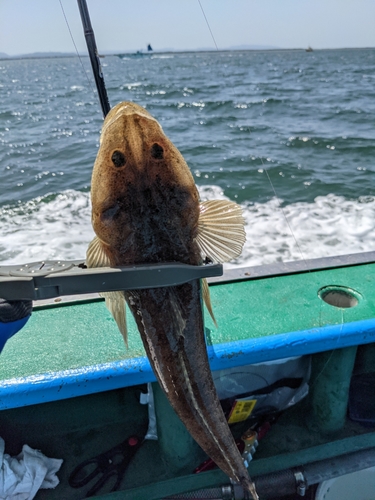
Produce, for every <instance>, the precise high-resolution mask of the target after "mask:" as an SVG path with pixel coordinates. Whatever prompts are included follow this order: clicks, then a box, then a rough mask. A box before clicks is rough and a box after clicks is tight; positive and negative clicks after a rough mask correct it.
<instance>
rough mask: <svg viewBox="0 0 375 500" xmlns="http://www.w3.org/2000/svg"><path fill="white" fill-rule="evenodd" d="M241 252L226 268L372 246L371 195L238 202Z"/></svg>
mask: <svg viewBox="0 0 375 500" xmlns="http://www.w3.org/2000/svg"><path fill="white" fill-rule="evenodd" d="M243 207H244V216H245V219H246V235H247V241H246V243H245V247H244V251H243V253H242V255H241V256H240V258H239V259H237V261H236V262H235V263H230V264H228V267H233V266H244V265H261V264H269V263H273V262H281V261H282V262H287V261H292V260H303V259H314V258H318V257H329V256H335V255H344V254H350V253H359V252H368V251H372V250H374V249H375V199H374V198H373V197H367V198H359V199H358V200H346V199H345V198H344V197H342V196H336V195H334V194H329V195H327V196H318V197H317V198H315V200H314V202H313V203H305V202H299V203H292V204H290V205H287V206H285V207H283V208H281V207H282V205H281V200H278V199H276V198H273V199H271V200H270V201H268V202H266V203H253V204H252V203H246V204H244V206H243Z"/></svg>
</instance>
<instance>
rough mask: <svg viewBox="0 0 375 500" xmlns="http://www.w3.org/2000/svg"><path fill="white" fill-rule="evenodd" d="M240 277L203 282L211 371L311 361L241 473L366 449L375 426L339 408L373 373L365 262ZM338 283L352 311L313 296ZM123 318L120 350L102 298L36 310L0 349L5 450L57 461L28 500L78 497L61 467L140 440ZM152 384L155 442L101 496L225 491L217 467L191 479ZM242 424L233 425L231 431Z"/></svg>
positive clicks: (192, 462)
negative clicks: (297, 393)
mask: <svg viewBox="0 0 375 500" xmlns="http://www.w3.org/2000/svg"><path fill="white" fill-rule="evenodd" d="M241 272H242V274H241V273H239V277H240V278H241V279H239V280H238V281H229V282H221V283H213V284H212V285H211V286H210V291H211V298H212V304H213V309H214V313H215V316H216V320H217V323H218V328H216V327H215V326H214V325H213V323H212V321H211V318H210V317H209V315H208V314H207V313H206V314H205V325H206V337H207V344H208V346H209V356H210V361H211V366H212V369H213V370H217V369H222V368H229V367H232V366H240V365H247V364H254V363H261V362H264V361H270V360H275V359H282V358H287V357H291V356H300V355H311V354H312V375H311V382H310V392H309V395H308V397H307V398H305V399H304V400H302V401H301V402H300V403H298V404H296V405H295V406H294V407H292V408H290V409H288V410H286V411H285V412H284V413H283V415H282V416H281V417H280V418H279V420H278V421H277V422H276V423H275V424H274V425H273V426H272V428H271V430H270V432H269V433H268V434H267V435H266V437H265V438H264V439H263V440H262V441H261V442H260V444H259V447H258V450H257V452H256V454H255V457H254V460H253V461H252V462H251V463H250V467H249V471H250V474H251V475H252V476H255V477H256V476H259V475H262V474H266V473H270V472H275V471H278V470H283V469H286V468H289V467H294V466H298V465H301V464H305V463H309V462H314V461H316V460H321V459H323V458H330V457H335V456H338V455H343V454H346V453H349V452H351V451H354V450H360V449H367V448H370V447H374V446H375V428H374V427H372V428H366V427H363V426H361V425H359V424H358V423H355V422H351V421H350V420H349V419H348V418H347V403H348V393H349V385H350V380H351V376H352V373H353V369H354V370H355V373H362V372H375V349H374V344H373V342H375V320H374V318H375V286H374V285H375V264H374V263H369V264H362V265H352V266H347V267H341V268H337V269H325V270H317V271H309V272H299V273H296V274H290V275H283V276H274V277H272V276H271V277H263V278H259V279H252V276H250V277H248V274H249V273H251V270H242V271H241ZM327 287H328V288H327ZM340 287H343V288H344V291H345V293H344V295H343V297H344V299H346V298H347V297H348V296H349V297H352V299H353V300H352V302H350V301H349V302H348V303H347V304H345V305H346V306H349V305H353V307H336V306H333V305H330V304H328V303H326V302H325V301H324V300H323V299H322V296H324V291H327V290H328V291H329V290H331V289H334V290H336V291H337V290H339V291H340V290H342V288H340ZM322 290H323V291H322ZM348 294H349V295H348ZM354 304H356V305H354ZM128 318H129V324H128V329H129V349H128V350H127V349H126V348H125V345H124V342H123V339H122V337H121V335H120V334H119V332H118V330H117V327H116V325H115V323H114V321H113V319H112V318H111V316H110V314H109V312H108V311H107V310H106V308H105V305H104V302H103V301H101V300H88V301H81V302H77V303H75V304H64V303H57V304H55V305H48V306H42V307H36V308H35V310H34V312H33V315H32V317H31V319H30V320H29V322H28V324H27V325H26V326H25V327H24V328H23V330H21V331H20V332H19V333H17V335H15V336H14V337H13V338H12V339H10V340H9V341H8V343H7V344H6V346H5V348H4V350H3V353H2V354H1V357H0V359H1V366H0V391H1V395H2V396H1V402H0V404H1V406H0V408H1V409H2V411H0V429H1V436H2V437H3V438H4V440H5V443H6V452H7V453H10V454H14V455H16V454H18V453H19V452H20V449H21V447H22V444H25V443H27V444H28V445H29V446H31V447H34V448H37V449H40V450H42V452H43V453H45V454H46V455H47V456H51V457H56V458H63V459H64V464H63V466H62V469H61V471H60V472H59V473H58V475H59V477H60V479H61V484H60V485H59V486H58V487H57V488H56V490H41V491H40V492H39V493H38V495H37V499H44V498H45V499H65V498H66V499H72V500H74V499H78V498H82V497H83V496H84V489H82V491H80V490H73V489H72V488H70V487H69V485H68V483H67V477H68V475H69V473H70V472H71V471H72V469H73V468H74V467H75V466H76V465H77V464H78V463H80V462H81V461H82V460H85V459H87V458H90V457H92V456H94V455H96V454H98V453H99V452H102V451H105V450H107V449H108V448H110V447H111V446H113V445H115V444H118V443H119V442H121V441H123V440H124V438H125V437H127V436H129V435H130V434H140V435H142V433H144V431H145V428H146V427H147V421H148V416H147V406H143V405H140V404H139V396H140V392H141V391H144V390H145V385H144V383H145V382H149V381H154V380H155V378H154V377H153V374H152V372H151V370H150V368H149V365H148V362H147V360H145V354H144V350H143V346H142V344H141V341H140V336H139V334H138V332H137V330H136V327H135V323H134V321H133V319H132V318H131V317H130V314H128ZM358 346H360V347H358ZM153 387H154V393H155V405H156V412H157V420H158V429H159V440H158V441H146V442H145V443H144V445H143V446H142V448H141V449H140V450H139V452H138V453H137V455H136V457H135V459H134V460H133V462H132V463H131V466H130V467H129V469H128V471H127V473H126V475H125V477H124V480H123V484H122V490H121V492H117V493H116V492H115V493H111V494H108V495H104V494H103V495H102V496H101V497H100V498H102V499H104V498H108V499H109V498H111V499H120V498H121V499H132V500H136V499H146V498H147V499H148V500H152V499H159V498H164V497H166V496H168V495H172V494H176V493H179V492H183V491H189V490H194V489H199V488H204V487H211V486H214V485H218V484H228V479H227V478H226V477H225V475H224V474H223V473H222V472H220V471H219V470H214V471H211V472H206V473H202V474H199V475H192V474H191V472H192V470H193V469H194V467H195V466H197V465H199V463H200V462H202V461H203V460H204V458H205V456H204V454H203V452H202V451H201V450H200V448H199V447H198V446H197V445H196V444H195V443H194V442H193V440H192V439H191V438H190V436H189V435H188V434H187V432H186V431H185V429H184V428H183V426H182V424H181V423H180V421H179V420H178V419H177V417H176V416H175V415H174V413H173V411H172V410H171V408H170V406H169V403H168V402H167V401H166V399H165V397H164V395H163V394H162V393H161V391H160V389H159V387H158V385H157V384H156V383H154V384H153ZM73 396H74V397H73ZM244 425H245V427H246V425H247V424H246V423H245V424H243V423H242V424H236V425H235V426H234V432H235V433H236V432H237V433H240V432H241V431H242V430H243V428H244ZM86 489H87V488H86ZM275 496H276V495H275ZM97 498H99V497H97Z"/></svg>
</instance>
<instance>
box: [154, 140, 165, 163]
mask: <svg viewBox="0 0 375 500" xmlns="http://www.w3.org/2000/svg"><path fill="white" fill-rule="evenodd" d="M151 156H152V157H153V158H154V159H155V160H162V159H163V158H164V149H163V148H162V147H161V146H160V145H159V144H157V143H156V142H155V144H153V145H152V146H151Z"/></svg>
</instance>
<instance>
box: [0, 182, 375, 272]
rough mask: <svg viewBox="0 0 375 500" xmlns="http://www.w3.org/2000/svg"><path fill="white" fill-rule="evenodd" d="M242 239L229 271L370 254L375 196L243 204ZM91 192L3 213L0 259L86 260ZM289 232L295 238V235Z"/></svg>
mask: <svg viewBox="0 0 375 500" xmlns="http://www.w3.org/2000/svg"><path fill="white" fill-rule="evenodd" d="M199 192H200V196H201V199H202V200H207V199H226V197H225V196H224V194H223V191H222V189H221V188H220V187H219V186H203V187H200V188H199ZM242 207H243V212H244V217H245V220H246V234H247V241H246V243H245V246H244V251H243V253H242V255H241V257H239V258H238V259H237V260H236V261H234V262H231V263H229V264H226V266H227V267H238V266H246V265H261V264H268V263H273V262H280V261H283V262H287V261H291V260H301V259H311V258H317V257H328V256H333V255H343V254H348V253H358V252H366V251H370V250H374V249H375V199H374V198H373V197H367V198H359V199H357V200H347V199H345V198H344V197H342V196H336V195H333V194H329V195H327V196H319V197H317V198H316V199H315V200H314V202H312V203H305V202H298V203H292V204H290V205H287V206H285V207H283V208H281V201H280V200H278V199H276V198H273V199H271V200H269V201H267V202H265V203H250V202H246V203H243V204H242ZM90 217H91V207H90V196H89V193H82V192H79V191H74V190H67V191H64V192H63V193H61V194H58V195H55V196H52V195H50V196H44V197H38V198H36V199H34V200H31V201H29V202H27V203H23V204H19V205H16V206H9V205H8V206H5V207H2V208H0V262H1V264H3V265H6V264H16V263H18V264H24V263H27V262H33V261H38V260H45V259H54V260H55V259H67V260H74V259H83V258H84V257H85V255H86V249H87V246H88V244H89V242H90V241H91V239H92V238H93V236H94V233H93V230H92V227H91V219H90ZM292 233H293V234H292Z"/></svg>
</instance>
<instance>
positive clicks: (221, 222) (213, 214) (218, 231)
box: [196, 200, 246, 262]
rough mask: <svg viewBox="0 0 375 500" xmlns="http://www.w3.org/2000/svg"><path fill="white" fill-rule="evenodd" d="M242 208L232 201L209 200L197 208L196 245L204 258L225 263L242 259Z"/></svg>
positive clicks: (243, 231) (243, 241) (243, 236)
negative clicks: (198, 211) (198, 210)
mask: <svg viewBox="0 0 375 500" xmlns="http://www.w3.org/2000/svg"><path fill="white" fill-rule="evenodd" d="M244 224H245V220H244V217H243V215H242V208H241V207H240V206H239V205H238V204H237V203H234V202H233V201H228V200H209V201H204V202H202V203H201V204H200V216H199V221H198V231H197V236H196V241H197V244H198V246H199V249H200V251H201V253H202V256H203V257H208V258H209V259H211V260H212V261H213V262H228V261H230V260H232V259H235V258H236V257H238V256H239V255H241V252H242V249H243V245H244V243H245V241H246V233H245V229H244Z"/></svg>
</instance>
